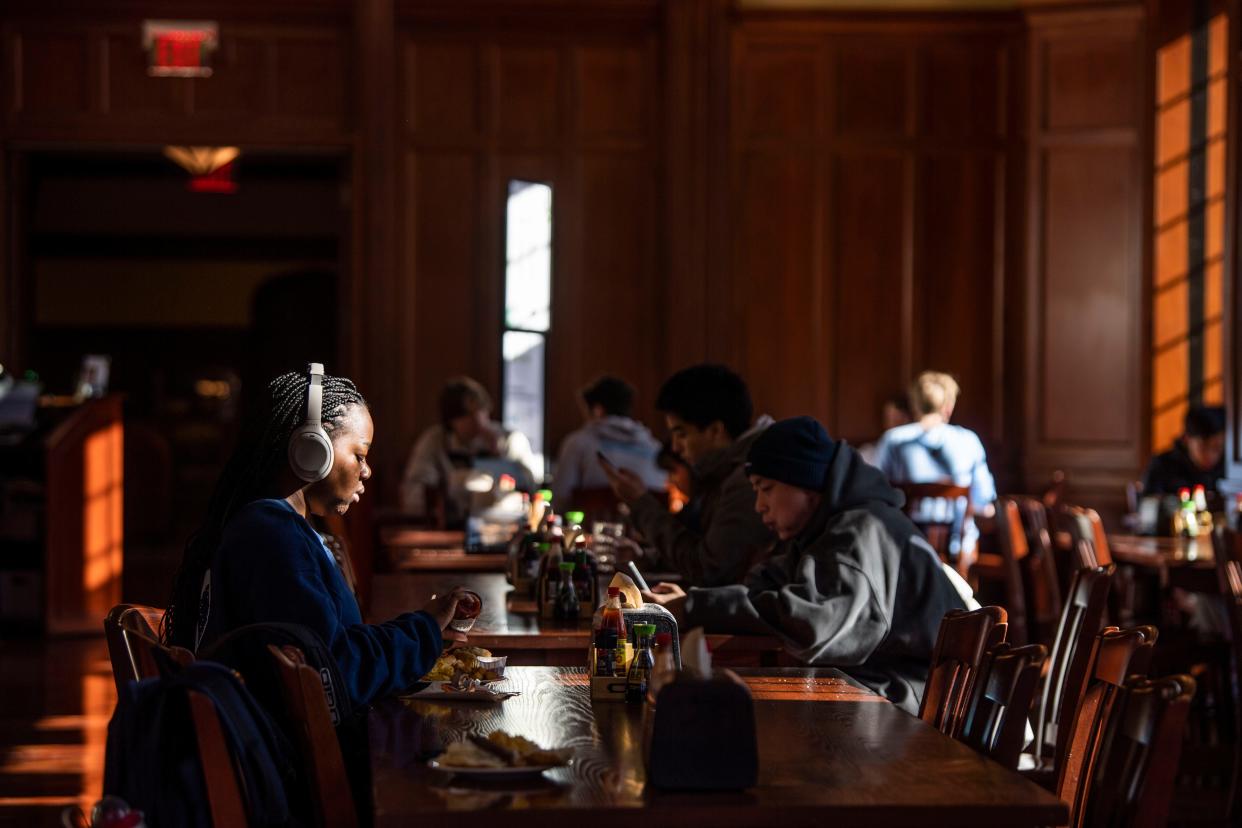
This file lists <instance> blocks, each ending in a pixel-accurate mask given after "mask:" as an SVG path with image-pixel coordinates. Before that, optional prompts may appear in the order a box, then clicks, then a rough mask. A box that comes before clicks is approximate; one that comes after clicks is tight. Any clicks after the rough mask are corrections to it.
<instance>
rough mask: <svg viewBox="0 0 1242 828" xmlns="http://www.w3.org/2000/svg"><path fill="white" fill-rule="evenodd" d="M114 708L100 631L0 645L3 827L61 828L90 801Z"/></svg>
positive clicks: (96, 787) (95, 796)
mask: <svg viewBox="0 0 1242 828" xmlns="http://www.w3.org/2000/svg"><path fill="white" fill-rule="evenodd" d="M115 704H116V688H115V687H114V685H113V683H112V667H111V665H110V664H109V663H108V649H107V645H106V644H105V643H104V637H103V634H102V630H101V632H100V635H99V636H97V637H84V638H67V639H51V640H44V639H39V638H34V639H15V640H0V825H4V826H8V825H14V826H17V825H20V826H44V825H46V826H59V825H60V812H61V811H62V810H63V809H64V808H65V807H66V806H69V805H80V806H81V807H82V808H83V809H84V810H86V809H88V808H89V807H90V806H91V805H92V804H94V802H95V800H96V799H98V798H99V793H100V791H101V790H102V789H103V771H104V744H105V743H106V741H107V732H108V719H109V717H111V715H112V708H113V707H114V706H115Z"/></svg>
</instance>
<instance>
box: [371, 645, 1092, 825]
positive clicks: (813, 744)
mask: <svg viewBox="0 0 1242 828" xmlns="http://www.w3.org/2000/svg"><path fill="white" fill-rule="evenodd" d="M739 673H740V674H741V676H742V680H743V681H744V682H745V683H746V684H747V686H748V687H749V688H750V691H751V693H752V695H753V698H754V710H755V728H756V733H757V740H758V754H759V774H758V784H757V785H756V786H755V787H754V788H751V789H749V790H746V791H731V792H715V793H706V792H697V793H696V792H677V791H659V790H655V789H654V788H653V786H650V785H648V784H647V776H646V771H645V768H644V761H643V727H644V720H643V710H642V707H641V706H637V705H627V704H625V703H620V702H601V701H596V702H592V701H591V699H590V693H589V686H588V677H587V675H586V673H585V671H584V670H583V669H582V668H570V667H518V668H512V667H511V668H509V670H508V672H507V674H506V679H505V682H504V684H503V685H502V686H503V687H505V689H510V690H515V691H517V692H518V693H519V694H520V695H517V696H515V697H513V698H510V699H508V700H507V701H504V702H502V703H498V704H486V703H463V702H446V701H439V702H437V701H435V700H434V698H425V699H422V698H420V697H419V696H417V695H415V696H413V697H411V698H410V699H409V700H396V699H389V700H386V701H385V702H384V703H382V704H380V705H377V706H376V707H375V708H373V710H372V711H371V714H370V720H369V729H370V739H371V769H372V783H373V794H374V807H375V825H376V828H387V826H398V825H400V826H405V825H417V826H419V828H438V826H451V828H460V826H462V825H496V826H503V828H522V826H547V825H557V824H564V825H568V824H574V825H584V826H592V828H596V827H597V826H598V828H606V827H607V826H618V828H620V826H625V828H633V826H641V828H660V826H676V827H677V828H685V826H690V825H711V826H713V828H729V827H730V826H780V828H795V827H796V826H823V825H866V826H868V828H891V827H893V826H918V828H926V826H930V825H954V826H996V825H1006V826H1037V825H1064V824H1066V822H1067V821H1068V812H1067V808H1066V806H1065V804H1064V803H1062V802H1060V801H1058V800H1057V798H1056V797H1055V796H1053V795H1052V794H1050V793H1048V792H1047V791H1045V790H1043V789H1042V788H1040V787H1039V786H1037V785H1035V784H1034V783H1032V782H1030V781H1028V780H1026V779H1024V778H1023V777H1022V776H1020V775H1019V774H1017V773H1016V772H1014V771H1011V770H1008V769H1006V768H1004V767H1002V766H1000V765H998V764H996V763H995V762H993V761H991V760H990V759H986V758H984V757H983V756H981V755H980V754H978V753H976V752H974V751H973V750H971V749H970V748H968V747H966V746H965V745H963V744H961V743H960V742H957V741H955V740H953V739H950V738H948V737H947V736H944V735H943V734H941V733H940V732H939V731H938V730H936V729H935V728H933V727H931V726H929V725H928V724H927V723H925V722H923V721H922V720H920V719H918V718H917V717H915V716H911V715H910V714H908V713H906V712H904V711H902V710H900V709H899V708H897V707H896V706H894V705H892V704H890V703H889V702H887V701H886V700H884V699H883V698H881V697H880V696H877V695H875V694H874V693H872V692H871V691H870V690H867V689H865V688H863V687H861V686H860V685H857V684H855V683H854V682H853V681H851V680H850V679H849V678H848V677H846V676H845V675H844V674H843V673H841V672H839V671H837V670H831V669H807V668H798V669H770V668H769V669H761V670H742V671H739ZM720 726H721V727H724V728H727V727H730V723H729V722H721V723H720ZM496 729H500V730H505V731H508V732H509V733H512V734H517V735H520V736H524V737H526V738H529V739H532V740H534V741H535V742H537V743H539V744H540V745H541V746H543V747H546V748H567V749H569V751H570V752H571V753H572V761H571V763H570V764H569V766H568V767H562V768H556V769H553V770H549V771H545V772H544V773H543V774H540V775H536V776H534V777H533V778H530V779H527V780H525V781H523V782H521V783H519V782H517V781H507V782H472V781H471V778H469V777H462V776H455V775H450V774H448V773H445V772H443V771H439V770H433V769H431V768H430V767H428V765H427V764H426V762H427V759H428V758H430V757H431V756H433V755H435V754H436V753H438V752H439V751H440V750H441V749H442V748H443V746H444V745H446V744H448V743H451V742H454V741H458V740H461V739H463V738H465V737H466V735H467V734H479V735H485V734H487V733H490V732H491V731H493V730H496Z"/></svg>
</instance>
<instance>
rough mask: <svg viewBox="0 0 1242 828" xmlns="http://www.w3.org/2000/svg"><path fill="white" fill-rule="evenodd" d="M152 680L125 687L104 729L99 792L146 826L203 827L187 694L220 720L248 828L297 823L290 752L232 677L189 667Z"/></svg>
mask: <svg viewBox="0 0 1242 828" xmlns="http://www.w3.org/2000/svg"><path fill="white" fill-rule="evenodd" d="M164 672H165V674H164V675H162V676H161V677H159V678H148V679H143V680H141V681H131V682H129V683H128V684H126V685H125V686H124V687H123V688H121V691H120V693H118V695H117V705H116V710H115V711H114V712H113V714H112V720H111V721H110V722H109V723H108V741H107V747H106V751H105V759H104V794H110V795H114V796H119V797H121V798H122V799H124V800H126V801H127V802H128V803H130V805H131V806H133V807H134V808H137V809H140V810H142V811H143V812H144V813H145V814H146V821H147V824H148V825H150V826H151V827H152V828H163V826H187V828H210V826H211V816H210V808H209V805H208V799H207V790H206V786H205V783H204V779H203V770H202V765H201V763H200V761H199V756H198V745H197V739H196V738H195V735H194V722H193V719H192V717H191V713H190V705H189V695H188V693H189V691H191V690H194V691H197V692H200V693H202V694H204V695H205V696H207V697H208V698H209V699H210V700H211V702H212V704H213V705H214V706H215V709H216V713H217V715H218V717H219V720H220V728H221V731H222V732H223V734H224V739H225V742H226V744H227V746H228V750H229V754H230V756H231V757H232V760H233V769H234V772H235V774H236V776H237V778H238V783H239V787H240V788H241V794H242V801H243V803H244V805H245V808H246V813H247V817H248V819H247V822H248V825H249V826H251V828H259V826H263V827H264V828H294V826H299V825H301V824H303V823H302V822H301V821H300V820H299V819H297V818H296V817H295V815H294V814H293V813H292V811H291V808H290V799H289V794H288V792H289V790H291V789H294V788H295V787H296V785H297V784H298V780H297V770H296V764H295V762H294V759H293V757H294V753H293V750H292V748H291V747H290V745H289V743H288V741H287V740H286V739H285V737H284V735H283V734H282V733H281V732H280V730H279V729H278V728H277V727H276V726H275V725H274V724H273V722H272V721H271V718H270V717H269V716H268V715H267V713H266V712H264V710H263V708H261V707H260V706H259V704H258V703H257V702H256V701H255V699H254V697H253V696H251V694H250V693H249V692H248V691H247V689H246V687H245V685H243V684H242V682H241V681H240V680H239V679H238V677H237V675H236V674H235V673H234V672H233V671H232V670H230V669H228V668H227V667H225V666H223V665H221V664H213V663H211V662H206V661H196V662H194V663H192V664H189V665H187V666H186V667H184V668H180V669H176V668H173V667H170V668H169V669H167V670H165V671H164Z"/></svg>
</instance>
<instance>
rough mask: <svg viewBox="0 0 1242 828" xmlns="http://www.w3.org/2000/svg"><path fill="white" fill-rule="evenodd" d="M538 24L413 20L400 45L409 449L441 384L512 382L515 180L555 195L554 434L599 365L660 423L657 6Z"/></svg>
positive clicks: (448, 14) (448, 13) (550, 423)
mask: <svg viewBox="0 0 1242 828" xmlns="http://www.w3.org/2000/svg"><path fill="white" fill-rule="evenodd" d="M624 11H625V12H626V13H625V14H610V15H608V16H604V17H596V16H593V15H591V14H582V15H581V16H580V17H579V18H578V19H577V20H568V21H567V20H562V21H561V27H562V28H561V29H560V30H556V29H554V30H553V31H551V32H549V31H548V30H547V29H546V28H545V27H544V26H542V25H541V22H540V21H539V20H538V19H535V20H524V19H519V20H515V21H513V22H512V24H511V25H509V26H506V27H505V28H504V30H503V31H497V29H495V28H494V27H492V26H485V25H480V21H478V20H477V19H475V20H471V21H465V22H463V21H459V20H458V19H457V18H456V17H455V15H456V14H459V11H454V10H445V11H444V12H442V13H441V14H439V15H433V14H432V13H431V12H430V11H428V10H426V9H424V10H422V11H421V12H420V11H417V10H413V9H412V10H411V12H410V13H409V15H408V16H406V17H403V19H402V23H403V25H402V28H401V32H400V36H399V40H398V43H399V59H398V73H399V77H400V80H399V93H398V95H399V97H398V100H399V111H400V113H401V117H400V123H401V134H400V150H399V152H400V171H401V172H400V179H399V180H400V181H401V196H400V207H399V209H400V215H401V220H400V227H401V232H400V234H399V235H400V237H401V254H400V259H399V262H400V264H399V270H400V272H401V273H402V274H403V276H404V277H405V282H406V284H407V285H408V286H409V289H408V290H407V291H406V293H405V295H404V296H403V297H402V309H403V314H402V317H403V322H402V324H403V332H402V336H403V341H406V342H409V343H411V348H410V352H411V353H412V354H413V364H412V367H411V370H410V371H409V372H408V373H407V374H405V377H406V382H405V388H406V393H405V394H404V396H403V398H402V410H403V411H408V412H411V413H412V414H413V416H412V417H410V418H407V419H406V420H405V421H404V422H403V423H402V429H403V432H402V434H401V435H400V437H399V439H400V442H401V443H402V444H403V445H409V444H410V443H412V441H413V440H414V438H415V436H416V431H417V430H418V429H419V428H421V427H425V426H426V425H428V424H430V423H432V422H435V420H436V417H437V414H436V398H437V394H438V390H439V387H440V385H441V384H442V382H443V381H444V380H445V379H446V378H448V377H450V376H452V375H454V374H463V373H464V374H470V375H472V376H475V377H476V378H478V379H479V380H480V381H482V382H483V383H484V384H485V385H486V386H487V387H488V388H490V389H492V390H493V392H498V391H499V389H500V386H501V358H500V353H501V348H500V340H501V328H502V319H503V304H504V231H505V228H504V214H505V204H506V198H507V191H508V182H509V181H510V180H511V179H526V180H536V181H545V182H548V183H550V184H551V185H552V189H553V274H552V327H551V331H550V333H549V335H548V343H549V347H548V364H547V369H548V374H547V380H548V385H547V404H548V407H547V414H548V420H547V424H546V427H547V438H548V445H549V447H551V448H552V449H553V450H554V449H555V447H556V446H557V445H558V444H559V442H560V439H561V437H563V436H564V435H565V434H566V433H568V432H569V431H570V430H572V429H574V428H577V427H578V425H579V424H580V422H581V414H580V413H579V408H578V405H577V392H578V390H579V389H580V388H581V387H582V386H583V385H584V384H585V383H586V382H587V381H588V380H590V379H591V378H592V377H593V376H595V375H598V374H600V373H603V372H609V373H615V374H618V375H620V376H623V377H626V378H627V379H629V381H630V382H632V383H633V384H634V385H635V386H637V387H638V388H639V389H641V393H642V395H643V396H642V400H641V401H640V402H641V403H642V404H644V406H645V408H644V411H643V413H644V414H647V415H650V414H651V413H652V408H651V404H652V402H653V399H654V391H655V389H656V387H657V386H658V383H659V382H660V380H661V376H660V374H661V367H660V363H659V360H660V355H661V354H662V351H663V335H664V334H663V332H664V320H665V311H664V308H663V307H662V306H661V302H660V301H659V299H658V297H659V295H660V285H661V282H662V272H661V267H660V233H661V230H662V227H663V216H662V212H661V199H660V189H661V183H660V172H661V152H660V136H661V134H662V129H661V127H662V123H661V121H662V109H661V106H660V86H659V83H660V51H659V33H660V32H659V27H660V25H661V17H660V15H659V6H658V5H656V4H633V5H631V6H630V7H629V8H628V9H625V10H624Z"/></svg>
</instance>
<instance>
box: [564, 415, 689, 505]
mask: <svg viewBox="0 0 1242 828" xmlns="http://www.w3.org/2000/svg"><path fill="white" fill-rule="evenodd" d="M600 451H602V452H603V453H604V455H605V456H606V457H607V458H608V459H609V460H610V461H611V462H612V463H613V465H615V466H616V467H617V468H620V469H629V470H630V471H632V472H634V474H636V475H638V476H639V477H641V478H642V480H643V482H644V483H646V484H647V488H648V489H652V490H655V491H659V490H661V489H663V488H664V486H665V482H666V478H667V477H668V475H667V474H665V472H664V471H663V470H662V469H661V468H660V467H659V466H657V465H656V455H657V454H659V453H660V442H659V441H658V440H656V438H655V437H652V436H651V432H650V431H648V430H647V427H646V426H645V425H643V424H642V423H640V422H638V421H637V420H632V419H630V418H629V417H618V416H615V415H614V416H608V417H604V418H602V419H599V420H592V421H591V422H589V423H587V424H586V425H584V426H583V427H582V428H580V429H578V430H577V431H575V432H572V433H571V434H569V435H567V436H566V437H565V439H564V440H563V441H562V442H561V450H560V452H559V453H558V454H557V456H556V474H555V475H554V476H553V478H552V495H553V496H552V503H553V504H554V505H555V506H556V508H557V510H558V511H561V512H564V511H565V510H566V509H572V508H575V506H576V504H574V503H572V502H571V501H572V499H573V493H574V491H575V490H577V489H602V488H607V486H608V476H607V475H605V474H604V470H603V469H601V468H600V465H599V458H598V457H597V456H596V452H600Z"/></svg>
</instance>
